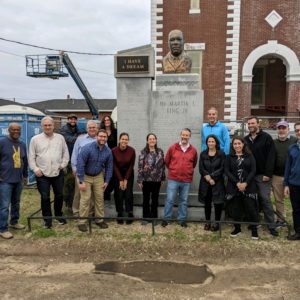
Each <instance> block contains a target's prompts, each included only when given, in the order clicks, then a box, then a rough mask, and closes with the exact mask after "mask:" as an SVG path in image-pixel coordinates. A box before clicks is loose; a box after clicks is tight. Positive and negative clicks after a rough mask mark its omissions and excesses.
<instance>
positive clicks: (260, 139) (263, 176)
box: [245, 116, 278, 236]
mask: <svg viewBox="0 0 300 300" xmlns="http://www.w3.org/2000/svg"><path fill="white" fill-rule="evenodd" d="M247 124H248V129H249V134H248V135H247V136H246V137H245V140H246V143H247V144H248V147H249V148H250V150H251V152H252V153H253V155H254V157H255V160H256V175H255V182H256V185H257V189H258V195H259V200H260V204H261V208H262V210H263V212H264V216H265V221H266V222H267V223H273V225H269V227H268V228H269V231H270V234H271V235H273V236H278V232H277V231H276V230H275V227H276V225H275V224H274V222H275V221H274V220H275V219H274V210H273V206H272V202H271V182H272V180H271V179H272V175H273V171H274V164H275V157H276V150H275V145H274V141H273V139H272V137H271V136H270V135H269V134H268V133H266V132H264V131H262V130H261V129H260V128H259V121H258V118H257V117H254V116H251V117H249V118H248V122H247Z"/></svg>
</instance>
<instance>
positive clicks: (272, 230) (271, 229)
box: [269, 228, 279, 237]
mask: <svg viewBox="0 0 300 300" xmlns="http://www.w3.org/2000/svg"><path fill="white" fill-rule="evenodd" d="M269 232H270V234H271V235H272V236H274V237H276V236H278V235H279V233H278V231H276V230H275V229H274V228H270V229H269Z"/></svg>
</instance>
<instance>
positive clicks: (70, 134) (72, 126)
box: [59, 114, 86, 209]
mask: <svg viewBox="0 0 300 300" xmlns="http://www.w3.org/2000/svg"><path fill="white" fill-rule="evenodd" d="M85 132H86V131H85V130H84V129H81V128H79V127H78V125H77V116H76V115H75V114H70V115H68V120H67V124H66V125H63V126H62V127H61V129H60V132H59V133H60V134H61V135H62V136H63V137H64V138H65V141H66V144H67V146H68V150H69V155H70V157H72V152H73V148H74V144H75V142H76V140H77V137H78V136H79V135H81V134H84V133H85ZM74 190H75V177H74V176H73V172H72V168H71V163H70V162H69V164H68V167H67V174H65V178H64V201H65V203H66V207H68V208H69V209H71V208H72V203H73V198H74Z"/></svg>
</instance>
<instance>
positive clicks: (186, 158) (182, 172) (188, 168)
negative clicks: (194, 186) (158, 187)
mask: <svg viewBox="0 0 300 300" xmlns="http://www.w3.org/2000/svg"><path fill="white" fill-rule="evenodd" d="M165 162H166V167H167V168H168V179H171V180H176V181H182V182H192V180H193V173H194V168H195V167H196V164H197V150H196V149H195V147H193V146H192V145H190V146H189V147H188V149H187V150H186V152H183V151H182V150H181V147H180V145H179V143H176V144H173V145H172V146H171V147H170V148H169V150H168V152H167V154H166V159H165Z"/></svg>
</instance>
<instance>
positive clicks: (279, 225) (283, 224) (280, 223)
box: [276, 220, 287, 229]
mask: <svg viewBox="0 0 300 300" xmlns="http://www.w3.org/2000/svg"><path fill="white" fill-rule="evenodd" d="M286 225H287V224H286V222H284V221H279V220H278V221H277V222H276V229H279V228H282V227H284V226H286Z"/></svg>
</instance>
